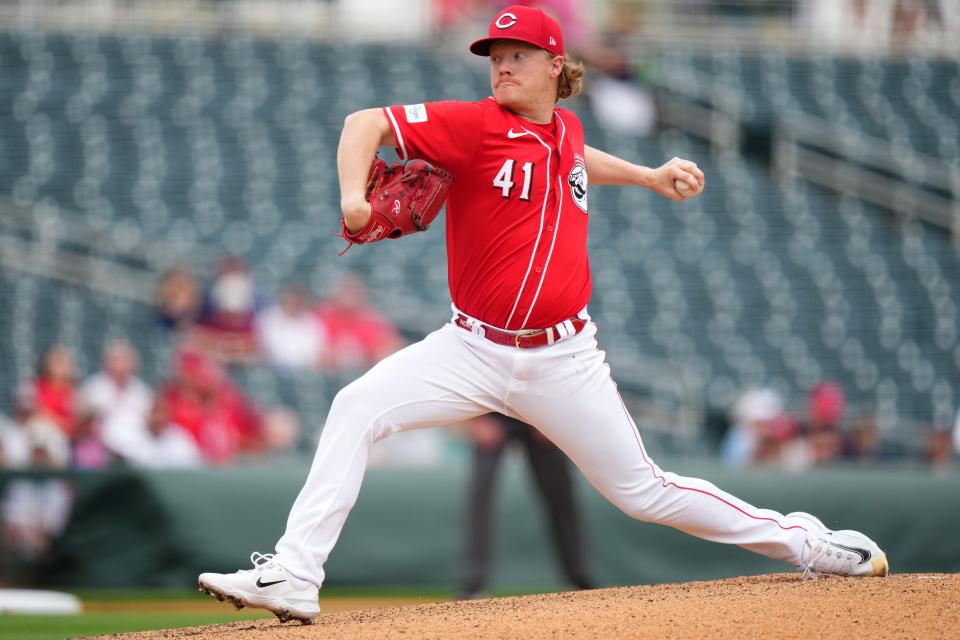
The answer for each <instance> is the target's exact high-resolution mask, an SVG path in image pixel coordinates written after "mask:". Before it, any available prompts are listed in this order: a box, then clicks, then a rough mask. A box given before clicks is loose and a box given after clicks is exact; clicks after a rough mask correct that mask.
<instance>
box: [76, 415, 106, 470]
mask: <svg viewBox="0 0 960 640" xmlns="http://www.w3.org/2000/svg"><path fill="white" fill-rule="evenodd" d="M76 414H77V419H76V423H75V424H76V429H75V431H74V435H73V456H72V457H73V467H74V468H75V469H105V468H107V467H109V466H110V465H111V464H112V463H113V454H112V453H111V452H110V450H109V449H107V447H106V445H104V443H103V438H102V437H101V422H100V418H99V416H98V414H97V411H96V410H95V409H94V408H93V407H92V406H90V405H87V404H86V403H84V402H83V401H81V402H79V403H78V406H77V409H76Z"/></svg>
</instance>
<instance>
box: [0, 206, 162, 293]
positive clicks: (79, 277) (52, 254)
mask: <svg viewBox="0 0 960 640" xmlns="http://www.w3.org/2000/svg"><path fill="white" fill-rule="evenodd" d="M111 244H112V243H111V242H110V240H109V234H106V235H104V234H98V233H96V232H95V231H94V230H92V229H90V228H88V227H86V226H85V225H82V224H78V223H70V222H67V221H65V220H64V219H63V218H62V217H61V216H59V215H58V214H57V213H56V212H55V211H53V210H51V209H48V208H44V207H42V206H37V207H32V208H24V207H20V206H18V205H16V204H14V203H12V202H10V201H0V265H2V266H3V267H5V268H7V269H10V270H12V271H22V272H25V273H32V274H34V275H39V276H43V277H46V278H51V279H54V280H58V281H60V282H65V283H68V284H72V285H77V286H82V287H86V288H88V289H90V290H92V291H97V292H99V293H106V294H110V295H115V296H119V297H123V298H127V299H129V300H133V301H135V302H142V303H149V302H150V301H151V295H152V291H153V287H154V283H155V273H156V271H155V269H156V267H157V266H158V265H160V264H161V263H162V261H161V260H160V253H161V252H162V248H160V247H157V246H155V245H154V246H152V247H146V246H139V244H138V246H136V247H135V248H134V247H131V248H130V249H136V250H134V251H131V250H130V249H120V248H118V247H112V249H111V250H109V253H112V254H113V255H112V258H113V259H111V258H110V257H104V256H101V255H98V254H99V253H100V252H102V251H104V250H105V249H108V247H110V245H111ZM174 255H175V254H172V253H170V254H168V256H169V257H168V258H167V259H166V264H168V265H169V264H170V262H169V261H170V259H171V258H172V257H173V256H174ZM121 257H125V258H126V259H125V260H121V259H118V258H121Z"/></svg>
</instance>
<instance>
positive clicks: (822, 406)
mask: <svg viewBox="0 0 960 640" xmlns="http://www.w3.org/2000/svg"><path fill="white" fill-rule="evenodd" d="M846 404H847V401H846V396H845V395H844V393H843V389H842V388H841V387H840V385H838V384H837V383H835V382H821V383H820V384H818V385H817V386H815V387H814V388H813V389H811V390H810V393H809V394H808V396H807V423H806V425H805V426H806V439H807V445H808V447H809V449H810V455H811V457H812V461H813V464H815V465H822V464H827V463H829V462H831V461H833V460H836V459H837V458H839V457H840V454H841V453H842V452H843V435H842V432H841V430H840V424H841V422H842V421H843V414H844V411H845V410H846Z"/></svg>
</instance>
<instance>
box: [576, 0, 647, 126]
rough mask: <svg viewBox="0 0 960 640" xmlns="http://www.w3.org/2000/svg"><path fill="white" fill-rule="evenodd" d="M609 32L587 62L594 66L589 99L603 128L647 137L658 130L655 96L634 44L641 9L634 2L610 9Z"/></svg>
mask: <svg viewBox="0 0 960 640" xmlns="http://www.w3.org/2000/svg"><path fill="white" fill-rule="evenodd" d="M611 12H612V15H611V19H610V29H609V30H608V31H607V32H606V33H605V34H604V36H603V38H602V43H601V44H600V45H599V46H596V47H593V48H592V49H590V50H588V51H587V52H586V53H585V55H584V60H585V61H586V62H587V63H588V64H589V65H590V66H591V72H590V82H589V84H588V85H587V97H588V98H589V99H590V107H591V109H593V112H594V114H595V115H596V117H597V121H598V122H599V123H600V125H601V126H602V127H604V128H606V129H609V130H611V131H615V132H619V133H626V134H630V135H634V136H648V135H650V134H651V133H652V132H653V130H654V128H655V127H656V121H657V111H656V105H655V103H654V99H653V94H652V93H651V91H650V90H649V88H648V87H646V86H645V85H644V84H643V83H642V82H641V80H640V77H639V75H638V73H637V71H636V61H635V59H634V55H633V53H632V51H631V41H632V39H633V38H634V37H635V33H636V31H637V30H638V28H639V25H638V21H639V10H638V8H637V7H636V5H635V4H632V3H629V4H628V3H623V2H618V3H615V4H614V5H613V6H612V7H611Z"/></svg>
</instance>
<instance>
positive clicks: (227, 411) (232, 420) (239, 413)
mask: <svg viewBox="0 0 960 640" xmlns="http://www.w3.org/2000/svg"><path fill="white" fill-rule="evenodd" d="M175 367H176V368H175V371H174V375H173V378H172V380H171V381H170V382H169V383H168V384H167V385H166V386H165V387H164V389H163V392H162V394H161V398H162V400H163V401H164V402H165V403H166V406H167V408H168V410H169V412H170V421H171V422H174V423H176V424H178V425H180V426H182V427H183V428H184V429H186V430H187V431H188V432H189V433H190V434H191V435H192V436H193V438H194V439H195V440H196V442H197V445H198V446H199V448H200V452H201V454H202V455H203V457H204V459H205V460H207V461H208V462H210V463H212V464H226V463H229V462H231V461H233V460H234V459H235V458H236V456H237V455H238V454H240V453H242V452H245V451H258V450H260V449H261V448H262V444H261V440H262V439H261V436H260V416H259V414H258V412H257V411H256V409H255V408H254V407H253V405H252V403H251V402H249V401H248V400H247V399H246V398H245V397H244V396H243V394H242V393H241V392H240V391H239V390H238V389H237V388H236V387H235V386H234V385H233V384H232V383H231V382H230V379H229V378H228V377H227V374H226V372H225V371H224V369H223V367H222V366H221V365H220V363H219V362H218V361H217V360H216V359H214V358H213V357H211V356H209V355H207V354H205V353H203V352H201V351H198V350H185V351H182V352H180V354H178V356H177V358H176V364H175Z"/></svg>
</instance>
